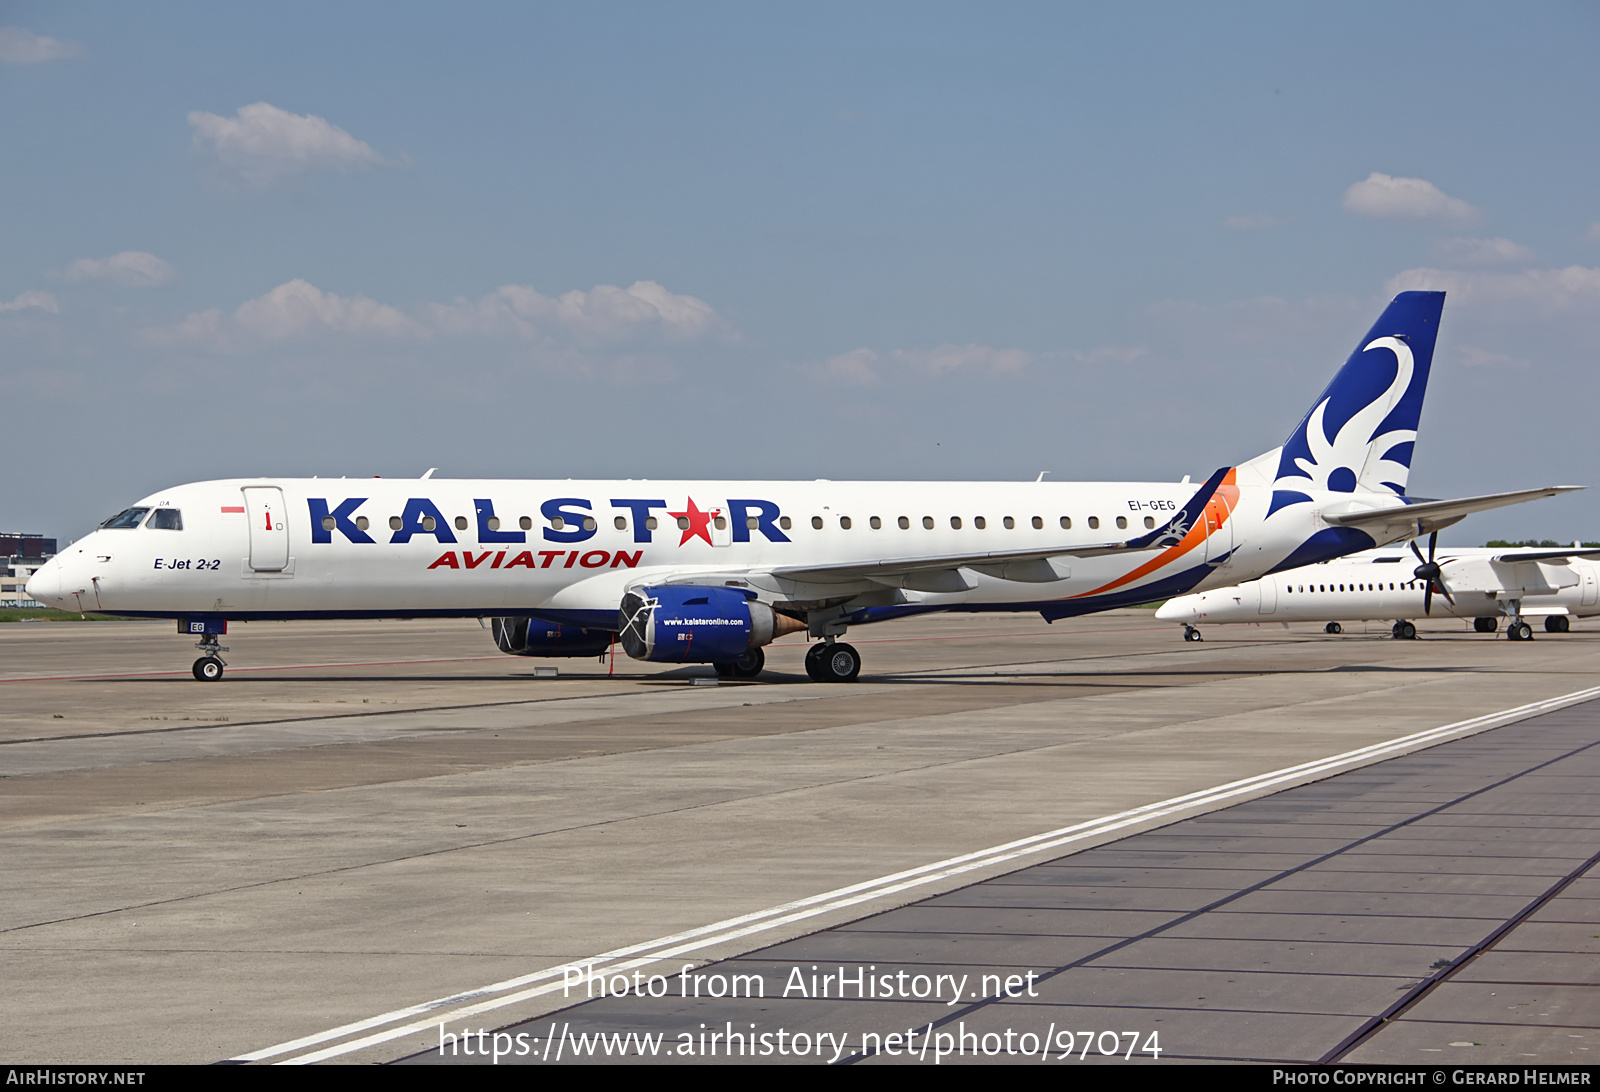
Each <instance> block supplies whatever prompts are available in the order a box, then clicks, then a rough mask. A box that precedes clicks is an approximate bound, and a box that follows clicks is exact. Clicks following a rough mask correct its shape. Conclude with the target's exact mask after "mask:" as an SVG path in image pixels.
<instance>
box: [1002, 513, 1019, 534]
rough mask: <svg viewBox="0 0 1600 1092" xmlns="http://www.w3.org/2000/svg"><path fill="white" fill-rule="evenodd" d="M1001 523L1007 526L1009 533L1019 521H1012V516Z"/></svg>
mask: <svg viewBox="0 0 1600 1092" xmlns="http://www.w3.org/2000/svg"><path fill="white" fill-rule="evenodd" d="M1000 522H1001V523H1003V524H1005V525H1006V530H1008V531H1010V530H1012V529H1013V528H1015V527H1016V525H1017V521H1016V520H1014V519H1012V518H1011V517H1010V516H1007V517H1006V518H1005V519H1003V520H1001V521H1000Z"/></svg>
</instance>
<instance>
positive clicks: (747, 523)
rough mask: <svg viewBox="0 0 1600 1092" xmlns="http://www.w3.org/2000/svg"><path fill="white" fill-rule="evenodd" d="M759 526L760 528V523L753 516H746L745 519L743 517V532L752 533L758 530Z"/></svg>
mask: <svg viewBox="0 0 1600 1092" xmlns="http://www.w3.org/2000/svg"><path fill="white" fill-rule="evenodd" d="M760 526H761V521H760V520H759V519H757V518H756V517H755V516H746V517H744V528H745V530H747V531H754V530H756V529H757V528H759V527H760Z"/></svg>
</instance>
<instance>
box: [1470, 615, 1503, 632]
mask: <svg viewBox="0 0 1600 1092" xmlns="http://www.w3.org/2000/svg"><path fill="white" fill-rule="evenodd" d="M1472 628H1473V629H1475V630H1476V631H1478V632H1479V633H1493V632H1494V631H1495V630H1497V629H1499V628H1500V619H1498V618H1474V619H1473V620H1472Z"/></svg>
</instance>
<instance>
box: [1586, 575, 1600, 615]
mask: <svg viewBox="0 0 1600 1092" xmlns="http://www.w3.org/2000/svg"><path fill="white" fill-rule="evenodd" d="M1597 601H1600V580H1597V579H1596V576H1595V570H1594V569H1593V568H1592V567H1586V568H1585V569H1584V570H1583V605H1584V606H1586V607H1592V606H1594V605H1595V603H1596V602H1597Z"/></svg>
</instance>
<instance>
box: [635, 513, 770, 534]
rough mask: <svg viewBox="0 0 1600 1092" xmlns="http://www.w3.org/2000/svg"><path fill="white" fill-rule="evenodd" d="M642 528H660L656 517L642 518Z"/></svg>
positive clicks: (648, 529) (649, 529)
mask: <svg viewBox="0 0 1600 1092" xmlns="http://www.w3.org/2000/svg"><path fill="white" fill-rule="evenodd" d="M788 518H789V517H787V516H785V517H784V524H783V526H784V527H785V528H787V527H788V526H789V523H788ZM644 526H645V530H647V531H654V530H655V529H656V528H657V527H659V526H660V524H659V523H657V522H656V517H654V516H646V517H645V518H644Z"/></svg>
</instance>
